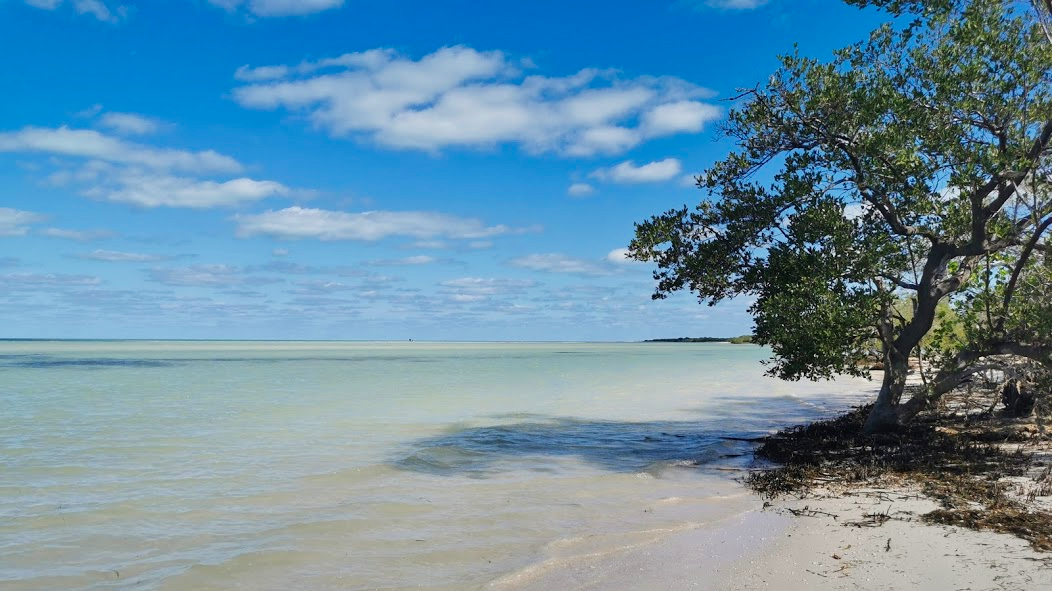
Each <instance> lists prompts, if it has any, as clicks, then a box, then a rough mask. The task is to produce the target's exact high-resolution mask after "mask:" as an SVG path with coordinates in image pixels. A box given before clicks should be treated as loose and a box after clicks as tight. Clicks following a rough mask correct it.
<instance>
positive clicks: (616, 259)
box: [606, 248, 636, 265]
mask: <svg viewBox="0 0 1052 591" xmlns="http://www.w3.org/2000/svg"><path fill="white" fill-rule="evenodd" d="M606 260H608V261H610V262H611V263H617V264H619V265H624V264H627V263H634V262H636V261H634V260H632V259H630V258H628V249H627V248H615V249H614V250H611V251H610V252H609V253H608V254H607V255H606Z"/></svg>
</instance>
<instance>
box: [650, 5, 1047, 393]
mask: <svg viewBox="0 0 1052 591" xmlns="http://www.w3.org/2000/svg"><path fill="white" fill-rule="evenodd" d="M848 1H849V3H852V4H856V5H860V6H867V5H877V6H881V7H883V8H885V9H887V10H889V11H891V12H892V13H893V14H901V13H912V14H913V15H914V19H915V20H913V21H912V22H910V23H889V24H887V25H884V26H882V27H880V28H878V29H877V30H875V31H874V32H873V33H872V34H871V36H870V38H869V39H868V40H866V41H864V42H860V43H858V44H856V45H854V46H851V47H848V48H845V49H843V50H840V51H838V52H836V54H835V55H834V58H833V60H832V61H830V62H829V63H821V62H819V61H817V60H813V59H809V58H804V57H801V56H799V55H795V54H794V55H789V56H785V57H783V58H782V66H781V68H780V69H779V70H778V71H777V72H776V73H775V74H774V75H772V76H771V78H770V80H769V81H768V82H767V84H766V85H765V86H764V87H762V88H757V89H755V90H749V91H745V92H743V94H742V95H741V97H740V98H741V99H742V100H741V102H740V104H739V106H738V107H737V108H735V109H734V110H732V111H731V113H730V114H729V116H728V120H727V122H726V124H725V125H724V130H723V131H724V133H725V134H726V135H727V136H728V137H730V138H732V139H733V140H734V141H735V142H736V143H737V146H738V148H737V150H736V151H735V152H733V153H732V154H730V155H728V156H727V157H726V158H725V159H724V160H722V161H720V162H718V163H716V164H715V165H713V166H712V167H711V168H710V169H709V170H708V171H706V172H705V173H704V174H703V175H701V177H699V187H700V188H701V189H703V190H705V191H706V192H707V193H708V195H710V196H711V197H710V198H707V199H705V200H703V201H702V202H701V203H700V204H698V205H697V206H696V207H695V208H688V207H683V208H680V209H675V210H671V211H668V212H666V213H664V214H662V215H659V216H655V217H653V218H651V219H650V220H647V221H644V222H642V223H639V224H637V225H636V235H635V239H634V240H633V241H632V243H631V245H630V256H631V257H632V258H635V259H637V260H641V261H651V262H654V263H656V265H657V270H656V271H655V272H654V278H655V280H656V282H657V287H656V291H655V294H654V297H655V298H663V297H666V296H667V295H668V294H669V293H671V292H673V291H678V290H690V291H692V292H694V293H696V294H697V296H698V298H699V300H701V301H702V302H705V303H708V304H715V303H718V302H720V301H722V300H724V299H727V298H733V297H737V296H746V297H750V298H753V303H752V306H751V308H750V311H751V313H752V314H753V316H754V319H755V323H756V333H755V337H756V341H757V342H758V343H761V344H767V345H770V346H771V347H772V349H773V351H774V360H773V365H772V367H771V370H770V371H771V373H773V374H775V375H778V376H780V377H782V378H786V379H799V378H811V379H816V378H823V377H829V376H832V375H835V374H841V373H847V374H855V375H858V374H861V373H864V370H861V369H859V367H860V366H859V362H860V361H862V360H863V359H864V357H865V356H866V354H867V352H869V350H871V349H872V344H873V343H874V342H875V341H876V342H879V343H880V346H881V347H882V349H883V350H884V351H885V352H886V353H889V354H891V355H892V358H893V359H895V360H896V361H897V363H900V365H901V364H903V363H905V361H904V360H905V359H907V358H908V357H910V356H911V355H913V354H914V353H915V351H916V350H917V348H918V347H921V348H929V349H932V350H933V351H935V352H936V353H938V354H939V356H940V358H941V359H943V360H944V361H945V362H946V363H947V366H949V365H952V362H953V361H954V360H957V361H960V359H962V358H963V357H962V355H963V354H964V353H965V352H974V351H976V350H978V349H981V348H982V347H983V346H985V345H986V344H989V343H992V342H994V341H995V340H996V339H1004V338H1008V337H1012V338H1016V339H1018V338H1020V335H1025V337H1026V339H1028V341H1027V342H1034V341H1042V342H1043V343H1052V340H1049V339H1048V337H1050V336H1052V331H1050V330H1049V326H1050V325H1049V322H1050V321H1052V320H1050V319H1052V315H1050V314H1049V306H1048V303H1047V302H1048V297H1047V296H1044V297H1042V296H1040V294H1039V290H1041V289H1045V288H1046V287H1048V285H1049V284H1048V283H1047V276H1048V273H1047V270H1048V268H1049V266H1048V265H1047V260H1048V257H1047V255H1044V256H1043V257H1038V256H1035V257H1031V258H1032V260H1030V259H1028V258H1027V256H1025V255H1024V254H1023V253H1024V252H1025V250H1026V249H1025V244H1026V243H1027V242H1028V241H1030V240H1031V239H1032V241H1034V242H1035V244H1038V245H1044V244H1045V242H1046V241H1045V239H1044V237H1043V234H1042V233H1043V232H1044V230H1045V229H1047V228H1048V225H1044V226H1042V223H1043V222H1042V221H1043V220H1045V219H1046V217H1047V216H1049V215H1050V214H1052V199H1050V198H1049V192H1048V191H1046V190H1045V189H1044V188H1043V186H1042V184H1043V182H1044V179H1047V178H1050V177H1052V174H1050V173H1052V171H1048V170H1047V169H1046V167H1047V165H1048V162H1047V152H1048V144H1049V138H1050V137H1052V42H1050V41H1049V40H1048V39H1047V38H1046V36H1045V31H1044V28H1043V27H1042V23H1041V18H1042V16H1041V15H1039V14H1038V13H1035V12H1033V11H1030V10H1027V7H1028V6H1030V5H1029V4H1026V3H1023V4H1020V3H1018V2H1013V1H1009V0H972V1H970V2H963V1H958V0H942V1H923V2H922V1H908V0H848ZM1036 251H1040V252H1042V253H1044V252H1045V251H1044V250H1042V249H1041V248H1037V249H1036ZM1036 251H1035V252H1036ZM1016 263H1020V265H1022V272H1020V273H1014V269H1015V267H1016V266H1019V265H1016ZM988 266H989V268H990V271H989V272H988V271H987V270H986V268H987V267H988ZM1040 269H1044V270H1045V271H1040V272H1039V270H1040ZM1042 273H1044V275H1042ZM1013 274H1017V275H1019V278H1018V280H1017V281H1016V284H1014V285H1013V286H1012V288H1011V289H1009V285H1010V284H1012V280H1011V277H1012V275H1013ZM1041 277H1043V278H1045V279H1041V280H1038V278H1041ZM999 290H1000V291H999ZM1013 290H1014V291H1017V292H1018V294H1017V295H1015V296H1014V298H1013V296H1012V295H1011V294H1010V292H1012V291H1013ZM1045 293H1049V292H1045ZM1006 302H1007V303H1006ZM904 303H908V307H904ZM987 310H990V311H991V312H989V313H988V312H987ZM980 315H982V316H983V318H985V320H983V321H981V322H980V320H981V319H980V318H979V316H980ZM995 316H997V318H995ZM999 318H1003V320H999ZM995 333H996V334H995ZM1042 339H1044V340H1042ZM973 357H974V355H973ZM904 376H905V372H904V371H903V372H902V376H901V378H898V377H897V378H896V379H899V380H900V382H901V380H903V379H904ZM896 387H897V388H898V390H897V391H898V392H899V393H901V383H900V384H898V385H897V386H896ZM890 400H892V401H893V402H894V403H897V401H898V395H897V394H896V395H892V396H891V398H890Z"/></svg>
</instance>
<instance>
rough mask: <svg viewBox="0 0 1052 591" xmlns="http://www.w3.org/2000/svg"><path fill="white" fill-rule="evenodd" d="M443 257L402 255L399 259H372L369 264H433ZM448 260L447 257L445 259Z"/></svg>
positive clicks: (394, 265) (401, 265) (392, 265)
mask: <svg viewBox="0 0 1052 591" xmlns="http://www.w3.org/2000/svg"><path fill="white" fill-rule="evenodd" d="M442 260H443V259H440V258H437V257H433V256H430V255H426V254H421V255H416V256H411V257H402V258H400V259H382V260H378V261H372V263H371V264H373V265H376V266H389V267H407V266H415V265H433V264H435V263H438V262H440V261H442ZM447 260H448V259H447Z"/></svg>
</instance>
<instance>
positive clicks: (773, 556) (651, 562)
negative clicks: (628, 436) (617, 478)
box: [494, 491, 1052, 591]
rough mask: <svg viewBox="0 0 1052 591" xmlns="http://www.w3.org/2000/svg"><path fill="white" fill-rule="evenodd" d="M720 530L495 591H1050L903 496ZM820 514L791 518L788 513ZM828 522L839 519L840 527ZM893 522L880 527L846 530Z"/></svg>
mask: <svg viewBox="0 0 1052 591" xmlns="http://www.w3.org/2000/svg"><path fill="white" fill-rule="evenodd" d="M760 504H761V501H759V500H757V508H756V510H754V511H750V512H748V513H745V514H744V515H740V516H738V517H736V518H734V519H732V520H730V521H728V522H724V523H723V524H720V525H718V526H717V527H711V526H710V527H699V528H695V529H689V530H685V531H680V532H676V533H672V534H670V535H668V536H665V537H662V538H660V539H658V540H656V541H653V542H650V543H646V544H635V545H631V546H629V547H625V548H623V549H621V550H618V551H613V552H604V553H602V554H594V555H583V556H578V557H576V558H575V559H573V560H563V561H560V562H559V563H558V564H551V565H548V568H539V569H534V570H533V571H531V572H528V573H522V576H520V577H515V578H512V579H505V580H503V581H501V582H500V583H499V584H495V585H494V588H501V589H538V590H539V589H559V590H585V589H587V590H596V591H599V590H609V591H615V590H616V591H621V590H635V589H647V590H650V589H654V590H658V589H675V590H678V589H695V590H704V589H712V590H752V589H777V590H780V591H796V590H801V591H803V590H819V591H822V590H834V589H835V590H840V589H864V590H877V589H888V590H892V589H895V590H898V589H932V590H939V591H942V590H965V589H968V590H974V591H978V590H982V589H1013V590H1014V589H1020V590H1024V589H1025V590H1046V589H1047V590H1052V558H1050V557H1049V556H1048V555H1046V554H1041V553H1038V552H1036V551H1034V550H1032V549H1031V548H1030V546H1029V545H1028V544H1027V542H1025V541H1024V540H1021V539H1019V538H1016V537H1014V536H1011V535H1007V534H998V533H992V532H975V531H972V530H966V529H961V528H956V527H946V526H938V525H927V524H924V523H921V522H919V520H918V519H917V518H918V516H919V515H920V514H923V513H925V512H927V511H930V510H932V509H934V508H935V507H936V506H935V504H934V503H933V502H931V501H929V500H926V499H920V498H918V497H917V496H916V495H913V494H909V493H905V492H887V491H866V492H859V493H853V494H851V495H850V496H840V497H830V498H822V499H814V498H811V499H805V500H790V501H778V502H775V503H774V504H773V505H772V506H770V507H767V508H765V509H761V508H760ZM805 507H806V508H808V509H809V510H812V511H818V512H820V513H818V514H815V515H816V516H813V517H804V516H801V517H793V516H791V515H790V514H789V511H788V509H789V508H792V509H795V510H798V511H800V510H803V509H804V508H805ZM825 513H828V514H833V515H836V516H837V517H836V519H834V518H833V517H831V516H829V515H825ZM873 513H889V514H890V515H891V516H892V517H893V519H891V520H889V521H887V522H885V523H884V524H883V525H881V526H879V527H858V526H851V525H847V524H848V523H849V522H852V521H865V517H864V516H865V515H866V514H873Z"/></svg>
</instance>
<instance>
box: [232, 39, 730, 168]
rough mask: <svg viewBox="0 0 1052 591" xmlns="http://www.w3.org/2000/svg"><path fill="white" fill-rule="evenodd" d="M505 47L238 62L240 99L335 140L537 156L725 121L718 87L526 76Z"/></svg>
mask: <svg viewBox="0 0 1052 591" xmlns="http://www.w3.org/2000/svg"><path fill="white" fill-rule="evenodd" d="M520 65H521V63H520V62H516V61H514V60H509V59H508V58H507V56H505V55H504V54H503V53H501V52H499V51H486V52H480V51H476V50H474V49H472V48H470V47H463V46H457V47H446V48H442V49H439V50H438V51H435V52H434V53H431V54H429V55H426V56H424V57H423V58H421V59H419V60H412V59H409V58H406V57H403V56H400V55H399V54H397V53H396V52H394V51H391V50H384V49H373V50H369V51H365V52H360V53H350V54H345V55H342V56H339V57H336V58H329V59H323V60H318V61H314V62H303V63H301V64H298V65H295V66H282V65H278V66H263V67H259V68H252V67H249V66H242V67H241V68H239V69H238V71H237V72H236V74H235V77H237V78H238V79H239V80H242V81H246V82H252V83H249V84H246V85H244V86H241V87H239V88H236V89H235V90H234V98H235V100H237V101H238V103H240V104H241V105H242V106H244V107H247V108H253V109H265V110H275V109H279V108H280V109H287V110H290V111H294V112H300V113H304V114H305V115H306V116H307V118H308V119H309V120H310V121H311V122H312V123H313V125H314V126H315V127H317V128H319V129H322V130H325V131H327V132H328V133H330V134H332V135H334V136H351V137H359V138H365V139H368V140H371V141H373V142H376V143H377V144H380V145H382V146H386V147H390V148H402V149H417V150H425V151H436V150H440V149H443V148H449V147H467V148H484V147H492V146H496V145H518V146H521V147H522V148H524V149H525V150H527V151H529V152H532V153H541V152H556V153H560V154H564V155H573V156H590V155H594V154H617V153H622V152H624V151H626V150H628V149H629V148H632V147H634V146H636V145H638V144H640V143H641V142H643V141H646V140H647V139H650V138H653V137H658V136H663V135H672V134H676V133H696V132H698V131H700V129H701V126H702V125H703V124H704V123H705V122H707V121H712V120H714V119H716V118H718V117H719V114H720V109H718V108H716V107H713V106H711V105H707V104H705V103H702V102H700V100H698V99H701V98H705V97H708V96H711V94H712V93H711V92H710V91H708V90H705V89H703V88H700V87H698V86H695V85H693V84H690V83H688V82H685V81H683V80H680V79H677V78H670V77H653V76H642V77H638V78H632V79H621V78H619V77H618V76H617V75H616V73H615V72H613V71H601V70H596V69H585V70H581V71H580V72H578V73H577V74H574V75H572V76H567V77H546V76H541V75H530V76H523V74H522V72H521V70H520Z"/></svg>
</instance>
